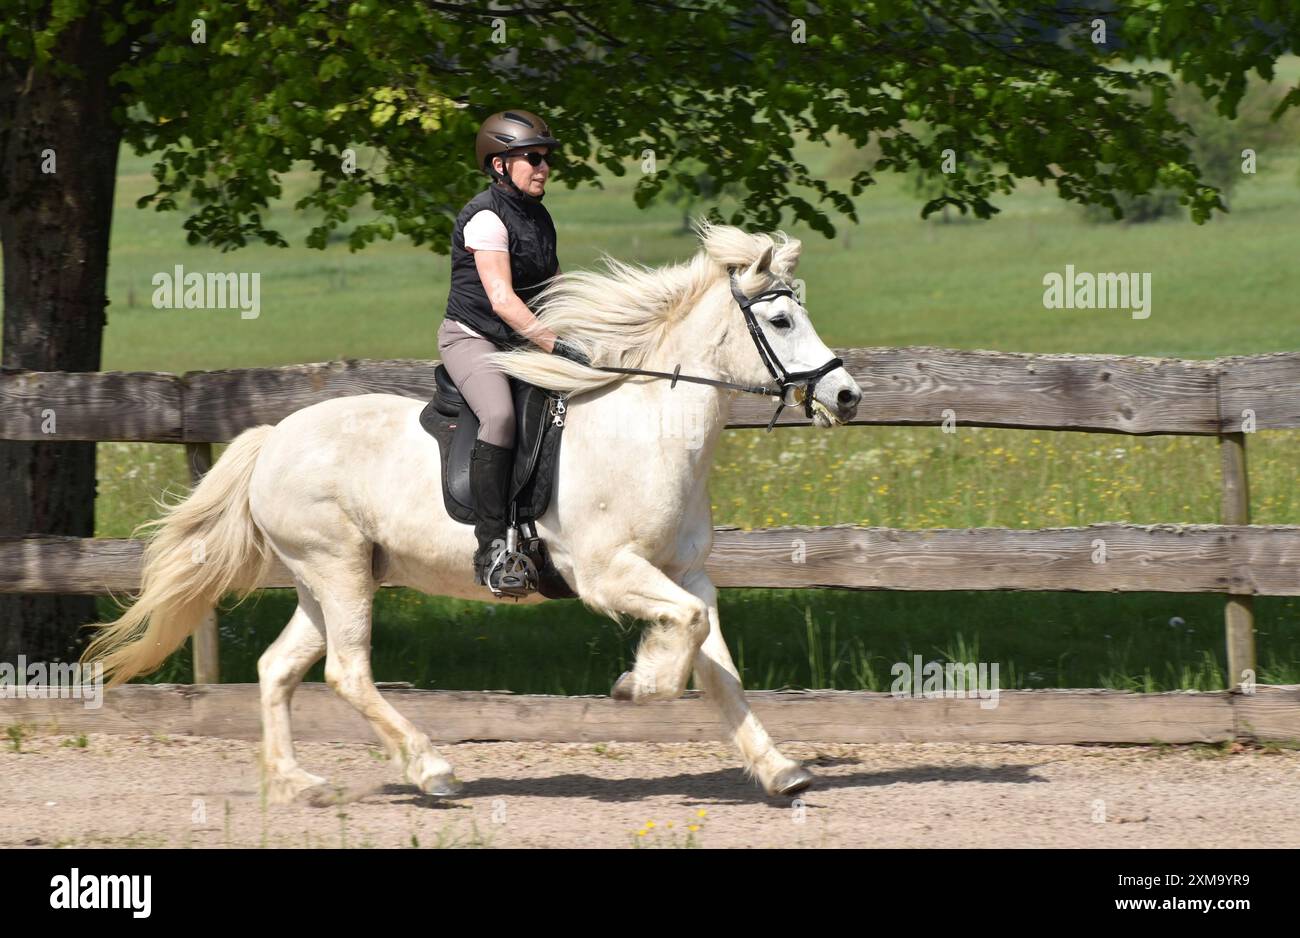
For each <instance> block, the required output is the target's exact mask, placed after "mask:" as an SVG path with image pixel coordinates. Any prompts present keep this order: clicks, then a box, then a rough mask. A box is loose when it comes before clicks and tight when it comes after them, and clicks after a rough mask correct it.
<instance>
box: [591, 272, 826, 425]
mask: <svg viewBox="0 0 1300 938" xmlns="http://www.w3.org/2000/svg"><path fill="white" fill-rule="evenodd" d="M727 277H728V280H729V282H730V285H731V295H732V296H733V297H735V299H736V303H737V304H738V305H739V306H740V310H741V312H742V313H744V314H745V324H746V325H747V326H748V327H749V334H750V337H751V338H752V339H753V340H754V345H755V346H756V347H757V348H758V356H759V358H761V359H763V364H764V365H765V366H766V367H767V370H768V373H769V374H770V375H771V376H772V377H773V378H775V379H776V381H777V382H778V386H777V387H767V386H766V385H752V384H734V383H732V382H730V381H718V380H716V379H714V378H701V377H697V376H695V375H684V374H682V373H681V371H682V366H681V365H678V366H677V367H676V368H674V369H673V370H672V373H671V374H670V373H668V372H665V371H645V370H642V369H640V368H614V367H610V366H605V365H593V366H592V367H593V368H595V369H596V370H597V371H613V372H618V373H620V374H627V375H647V376H649V377H652V378H670V379H671V382H672V383H671V384H669V385H668V386H669V387H670V388H674V387H676V386H677V382H678V381H690V382H692V383H694V384H711V385H714V386H715V387H720V388H735V389H736V390H737V391H744V392H745V393H746V394H762V395H763V396H764V397H779V398H780V399H781V400H780V403H778V404H777V406H776V412H775V413H774V414H772V419H771V420H769V421H768V423H767V432H768V433H771V432H772V427H774V426H775V425H776V421H777V418H778V417H780V416H781V411H783V410H785V408H786V407H795V406H798V405H799V404H803V405H804V413H805V414H806V415H807V416H808V418H809V419H810V420H811V419H812V415H813V409H812V405H813V394H814V393H815V392H816V390H817V382H818V381H819V380H820V379H822V378H823V377H825V376H826V374H827V373H828V372H831V371H834V370H835V369H836V368H840V367H842V366H843V365H844V361H843V360H842V359H839V358H832V359H831V360H830V361H828V362H827V363H826V364H824V365H822V366H821V367H820V368H813V369H810V370H808V371H793V372H791V371H786V370H785V365H783V364H782V363H781V359H779V358H778V357H777V355H776V352H774V351H772V346H771V345H770V344H768V341H767V336H766V335H765V334H764V333H763V330H762V327H760V326H759V324H758V320H757V319H756V318H755V316H754V313H753V312H752V311H751V309H750V307H752V306H755V305H757V304H758V303H763V302H766V301H767V300H771V299H775V298H776V297H778V296H789V297H793V296H794V291H793V290H790V289H788V288H786V287H780V288H777V289H774V290H765V291H763V292H762V293H759V294H757V295H755V296H752V297H747V296H745V294H743V293H741V292H740V287H739V286H738V285H737V283H736V271H735V269H734V268H731V269H729V270H728V272H727Z"/></svg>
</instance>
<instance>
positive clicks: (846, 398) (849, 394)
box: [839, 388, 862, 408]
mask: <svg viewBox="0 0 1300 938" xmlns="http://www.w3.org/2000/svg"><path fill="white" fill-rule="evenodd" d="M860 400H862V394H861V392H859V391H851V390H849V389H848V388H844V389H843V390H841V391H840V394H839V402H840V406H841V407H846V408H847V407H855V406H857V403H858V401H860Z"/></svg>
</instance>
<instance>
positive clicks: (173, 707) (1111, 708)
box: [0, 684, 1300, 744]
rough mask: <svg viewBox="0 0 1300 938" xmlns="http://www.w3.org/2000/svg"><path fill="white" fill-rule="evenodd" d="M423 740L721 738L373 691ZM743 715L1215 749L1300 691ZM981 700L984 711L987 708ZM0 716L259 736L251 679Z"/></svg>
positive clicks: (302, 714) (1014, 699)
mask: <svg viewBox="0 0 1300 938" xmlns="http://www.w3.org/2000/svg"><path fill="white" fill-rule="evenodd" d="M380 692H381V693H382V694H383V695H384V696H385V697H386V698H387V699H388V701H389V702H390V703H392V704H393V705H394V706H395V707H396V708H397V709H398V710H399V711H400V712H401V713H402V714H403V715H404V716H405V717H406V718H407V719H409V720H411V721H412V722H414V723H415V724H416V725H417V726H419V727H420V728H421V729H424V730H426V731H427V732H428V733H429V735H430V737H431V738H432V739H433V740H434V741H436V742H460V741H463V740H542V741H547V742H604V741H612V740H617V741H624V742H695V741H713V740H720V739H722V738H723V732H722V727H721V724H720V723H719V721H718V717H717V712H716V711H715V710H714V708H713V707H712V705H710V704H709V702H708V701H705V700H702V699H701V698H700V694H699V692H697V691H687V692H686V694H684V695H683V696H682V697H681V698H679V699H677V700H665V701H656V702H652V703H645V704H629V703H625V702H621V701H616V700H612V699H610V698H609V697H551V696H542V695H533V694H508V693H501V692H493V691H489V692H479V691H436V690H434V691H431V690H394V689H381V691H380ZM745 697H746V699H747V700H748V701H749V702H750V705H751V706H752V707H753V708H754V713H755V714H756V715H757V717H758V718H759V719H760V720H761V721H762V722H763V725H764V726H765V727H766V728H767V729H768V731H769V732H770V733H771V734H772V735H773V736H774V737H776V738H778V739H782V740H792V739H793V740H808V741H833V742H840V743H883V742H981V743H1048V744H1069V743H1217V742H1225V741H1228V740H1232V739H1243V740H1246V739H1249V740H1259V741H1265V740H1278V741H1282V740H1288V741H1289V740H1295V739H1300V686H1296V685H1288V686H1267V685H1258V686H1255V687H1252V688H1250V692H1249V693H1240V694H1238V693H1229V692H1227V691H1215V692H1189V691H1175V692H1170V693H1162V694H1130V693H1125V692H1122V691H1104V690H1008V691H999V693H998V695H997V698H996V701H995V700H994V698H993V697H992V696H991V695H989V696H987V697H985V698H983V699H980V698H977V697H908V696H895V695H892V694H887V693H868V692H862V691H825V690H819V691H794V692H789V691H748V692H746V694H745ZM990 703H994V704H995V705H993V706H989V704H990ZM292 707H293V725H294V739H295V740H297V741H299V742H307V741H315V742H359V743H372V742H374V730H373V729H372V728H371V726H370V725H369V724H368V723H367V722H366V721H365V719H363V718H362V717H361V715H360V714H358V713H357V712H356V711H355V710H353V709H352V708H351V707H350V706H348V705H347V704H346V703H344V702H343V700H342V699H341V698H340V697H339V696H338V695H337V694H335V693H333V692H332V691H331V690H330V689H329V688H328V687H327V686H326V685H324V684H303V685H301V686H300V687H299V688H298V690H297V691H296V692H295V693H294V695H293V703H292ZM0 721H3V722H4V723H6V724H9V725H13V724H22V725H24V726H28V727H31V728H33V729H36V730H40V731H44V732H58V733H67V734H75V733H124V734H134V735H154V734H163V735H168V736H170V735H190V736H219V737H225V738H228V739H249V740H252V739H258V738H259V737H260V735H261V731H262V727H261V711H260V708H259V694H258V687H257V685H256V684H221V685H206V686H192V685H178V684H127V685H125V686H123V687H119V688H116V689H115V690H111V691H108V692H106V693H105V695H104V697H103V700H102V705H101V706H99V707H97V708H95V709H90V708H87V707H86V706H85V701H83V700H69V699H54V698H50V699H40V698H34V699H24V698H9V699H0Z"/></svg>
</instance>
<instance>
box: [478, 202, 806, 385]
mask: <svg viewBox="0 0 1300 938" xmlns="http://www.w3.org/2000/svg"><path fill="white" fill-rule="evenodd" d="M692 228H693V229H694V231H695V233H696V234H697V236H698V237H699V239H700V244H701V249H700V250H699V251H697V252H696V254H695V256H694V257H692V258H691V259H690V260H688V261H685V262H682V263H677V264H669V265H666V266H663V267H659V268H651V267H647V266H645V265H632V264H625V263H623V262H622V261H619V260H616V259H615V258H613V257H610V256H609V255H608V254H605V253H603V252H602V254H601V260H602V261H603V262H604V264H605V268H606V272H596V271H588V270H577V271H565V273H564V274H562V275H561V276H559V277H556V278H552V279H551V280H550V281H549V282H548V284H547V286H546V287H545V288H544V289H543V290H542V291H541V292H540V293H539V294H538V295H537V297H536V299H535V302H534V304H533V305H534V307H535V308H534V314H535V315H536V316H537V318H538V320H539V321H540V322H541V323H542V325H544V326H545V327H546V328H548V329H550V330H551V331H552V332H554V333H555V334H556V335H560V336H563V337H564V338H565V339H566V340H567V341H569V342H571V343H573V344H574V345H575V346H577V347H578V348H580V349H581V350H582V351H583V352H584V353H585V354H586V355H587V357H588V358H590V359H591V361H592V363H593V364H595V365H609V366H613V367H617V368H644V367H645V363H646V361H647V360H648V359H649V358H650V356H651V354H652V353H653V352H654V351H655V350H656V349H657V348H659V347H660V346H661V345H662V344H663V341H664V336H665V334H666V333H667V331H668V329H669V328H670V327H671V326H672V325H673V324H674V323H676V322H679V321H680V320H681V319H682V318H684V317H685V316H686V315H687V314H688V313H689V312H690V311H691V310H692V309H694V308H695V306H696V305H697V304H698V303H699V301H700V299H701V297H702V296H703V295H704V294H705V293H706V292H707V291H708V290H709V289H710V288H711V287H713V286H714V285H715V284H717V283H718V282H719V281H721V280H724V279H725V278H726V276H727V269H728V268H729V267H739V268H741V274H740V276H739V278H738V279H739V281H740V288H741V290H743V291H744V292H745V293H746V294H753V293H756V292H759V291H760V290H762V289H764V288H766V287H767V286H768V284H769V283H770V282H771V280H772V279H773V278H772V277H771V276H768V275H761V279H763V280H764V281H765V282H764V283H762V284H759V283H756V282H752V281H756V280H758V279H760V277H758V276H756V277H754V278H747V277H746V276H745V269H746V268H748V267H750V266H751V265H752V264H753V263H754V262H755V261H757V260H758V259H759V258H760V257H762V256H763V253H764V252H765V251H767V250H768V249H769V248H770V249H771V250H772V264H771V270H772V274H774V275H776V276H777V277H788V276H789V275H790V274H791V273H792V272H793V270H794V266H795V264H796V263H797V262H798V259H799V250H800V242H799V241H798V240H795V239H792V238H790V237H788V236H787V235H786V234H785V232H783V231H778V232H776V237H775V238H774V237H773V236H772V235H770V234H765V233H757V234H750V233H748V232H746V231H743V230H741V229H740V228H735V227H732V226H730V225H716V224H714V223H712V222H710V221H709V220H708V219H703V218H702V219H699V220H697V221H695V222H694V223H693V225H692ZM488 360H489V361H491V362H492V363H493V364H495V365H496V366H497V367H499V368H501V369H502V370H503V371H505V372H506V373H508V374H510V375H513V376H514V377H516V378H518V379H520V380H523V381H527V382H528V383H530V384H535V385H538V386H539V387H544V388H549V389H551V390H553V391H558V392H561V393H581V392H585V391H593V390H596V389H597V388H601V387H604V386H606V385H609V384H614V383H616V382H619V381H623V380H626V379H627V378H628V377H629V376H628V375H623V374H617V373H611V372H606V371H597V370H596V369H594V368H588V367H586V366H585V365H579V364H577V363H576V362H572V361H569V360H568V359H567V358H561V357H560V356H558V355H552V354H549V353H547V352H543V351H542V350H541V349H539V348H537V346H535V345H531V344H530V345H527V346H524V347H523V348H519V349H512V350H509V351H498V352H493V353H491V354H489V355H488Z"/></svg>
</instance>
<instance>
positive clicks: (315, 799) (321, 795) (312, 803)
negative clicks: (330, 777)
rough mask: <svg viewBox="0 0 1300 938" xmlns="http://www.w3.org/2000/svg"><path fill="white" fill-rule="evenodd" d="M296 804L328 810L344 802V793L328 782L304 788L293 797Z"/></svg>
mask: <svg viewBox="0 0 1300 938" xmlns="http://www.w3.org/2000/svg"><path fill="white" fill-rule="evenodd" d="M293 801H294V803H295V804H300V805H306V806H308V807H312V808H328V807H330V806H331V805H336V804H339V803H340V802H341V801H342V792H341V791H340V790H339V789H338V788H335V787H334V786H333V785H331V784H329V783H328V782H325V783H322V784H320V785H313V786H311V787H310V788H304V789H303V790H302V791H300V792H298V793H297V794H296V795H294V797H293Z"/></svg>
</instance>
